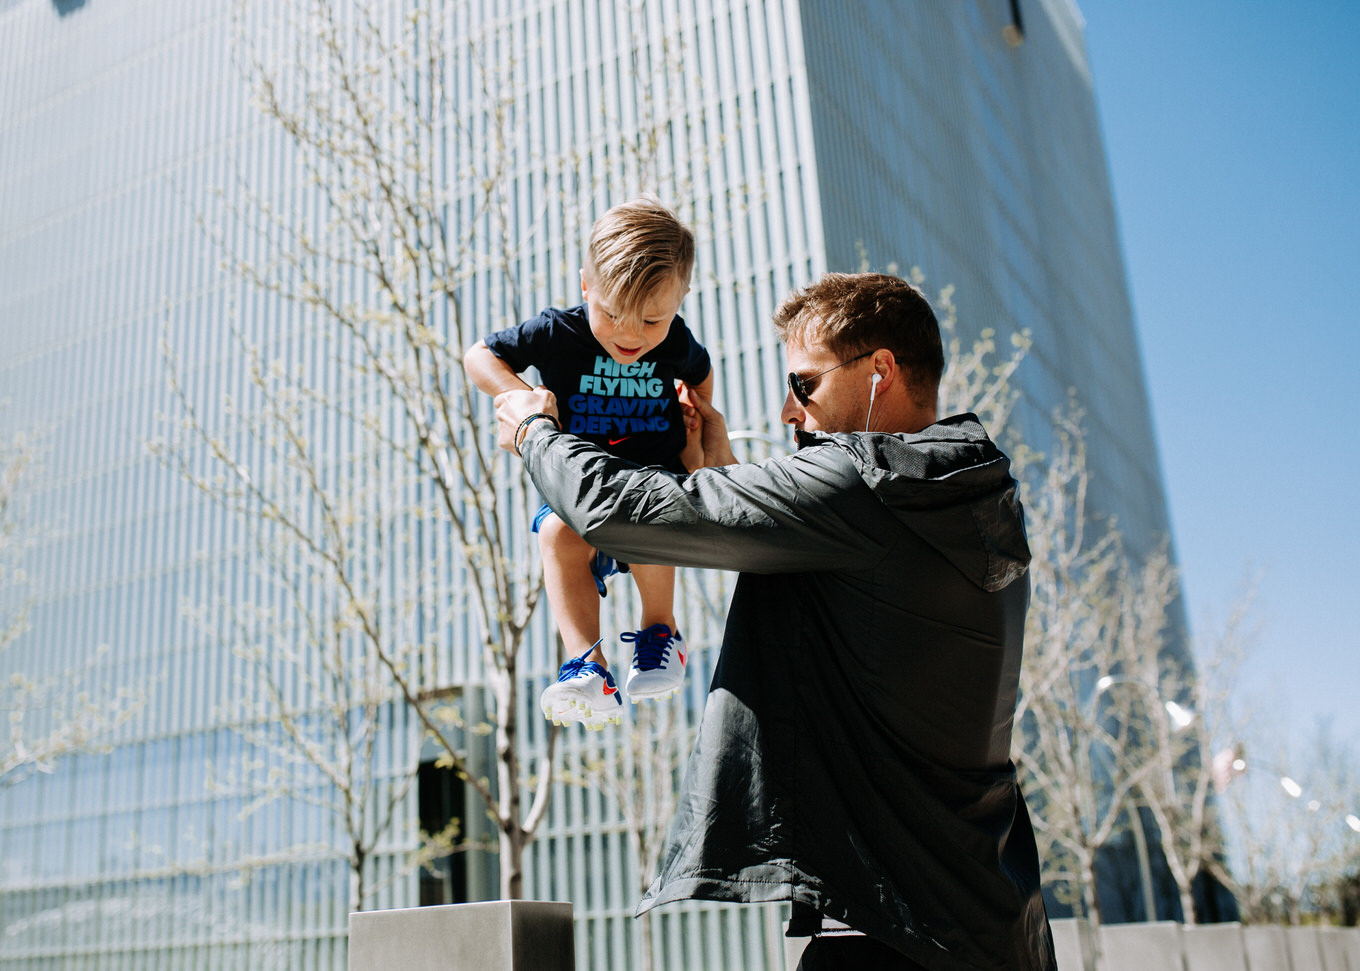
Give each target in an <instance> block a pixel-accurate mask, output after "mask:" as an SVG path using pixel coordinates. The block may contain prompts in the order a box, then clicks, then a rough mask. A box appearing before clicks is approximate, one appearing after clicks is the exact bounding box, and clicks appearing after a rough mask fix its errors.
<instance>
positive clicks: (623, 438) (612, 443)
mask: <svg viewBox="0 0 1360 971" xmlns="http://www.w3.org/2000/svg"><path fill="white" fill-rule="evenodd" d="M632 437H633V436H632V435H624V436H623V437H622V438H611V439H610V440H609V444H610V445H617V444H619V442H626V441H628V439H630V438H632Z"/></svg>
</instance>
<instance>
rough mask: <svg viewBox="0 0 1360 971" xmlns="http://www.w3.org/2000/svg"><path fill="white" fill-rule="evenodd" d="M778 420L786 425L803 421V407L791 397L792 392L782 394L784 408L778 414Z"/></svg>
mask: <svg viewBox="0 0 1360 971" xmlns="http://www.w3.org/2000/svg"><path fill="white" fill-rule="evenodd" d="M779 420H780V421H782V422H783V423H784V424H786V425H791V424H793V423H794V422H799V421H802V420H803V406H802V405H801V404H799V402H798V399H797V398H795V397H794V396H793V392H792V391H785V392H784V407H783V409H782V410H781V411H780V412H779Z"/></svg>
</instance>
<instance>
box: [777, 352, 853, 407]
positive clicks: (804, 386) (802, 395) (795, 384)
mask: <svg viewBox="0 0 1360 971" xmlns="http://www.w3.org/2000/svg"><path fill="white" fill-rule="evenodd" d="M872 353H873V351H865V352H864V353H863V354H861V355H859V357H852V358H850V360H848V361H841V363H839V364H837V365H836V367H829V368H827V369H826V370H825V371H818V372H817V373H816V374H814V375H812V377H810V378H804V377H799V376H798V375H797V374H795V373H794V372H792V371H790V372H789V390H790V391H792V392H793V396H794V397H795V398H797V399H798V403H799V404H800V405H802V406H803V407H807V405H808V403H809V402H810V401H811V400H812V392H814V391H816V390H817V385H815V384H809V382H813V381H816V380H817V379H818V378H820V377H821V376H822V375H823V374H830V373H831V372H832V371H834V370H836V368H839V367H845V366H846V365H847V364H854V363H855V362H856V361H858V360H860V359H861V358H865V357H868V356H869V355H870V354H872Z"/></svg>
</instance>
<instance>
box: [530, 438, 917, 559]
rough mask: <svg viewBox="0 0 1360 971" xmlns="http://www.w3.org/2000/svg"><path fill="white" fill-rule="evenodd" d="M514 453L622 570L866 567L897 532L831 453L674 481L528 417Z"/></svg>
mask: <svg viewBox="0 0 1360 971" xmlns="http://www.w3.org/2000/svg"><path fill="white" fill-rule="evenodd" d="M520 451H521V454H522V455H523V456H524V465H525V468H526V469H527V470H528V472H529V477H530V478H531V479H532V480H533V483H534V485H535V486H537V488H538V490H539V492H540V493H542V495H543V498H544V499H545V500H546V501H547V503H548V505H549V506H551V507H552V509H553V511H554V512H556V513H557V514H558V515H559V516H561V517H562V520H563V521H564V522H565V523H566V524H567V525H568V526H570V527H571V528H572V529H573V530H574V531H575V532H576V533H577V534H578V535H580V536H581V537H583V538H584V539H585V540H586V541H587V542H588V543H590V545H591V546H594V547H595V548H596V549H599V550H602V551H604V552H605V553H607V554H609V555H610V556H613V557H615V558H616V559H620V560H623V561H625V562H629V563H661V564H670V565H673V566H692V567H707V568H712V569H720V570H737V571H741V572H749V573H801V572H805V571H808V570H838V569H866V568H869V567H872V566H873V565H874V564H875V563H876V562H878V560H880V559H881V558H882V557H883V555H884V554H885V553H886V552H887V550H888V549H889V548H890V546H891V545H892V543H893V537H894V536H895V534H896V532H897V530H898V528H900V527H899V526H898V524H897V522H896V520H895V519H894V518H893V516H892V514H891V513H890V512H889V511H888V510H887V508H886V507H885V506H883V504H882V503H881V502H879V500H878V499H877V498H876V497H875V496H874V495H873V493H872V492H871V491H870V490H869V487H868V486H866V485H865V484H864V481H863V479H862V478H861V477H860V476H859V473H858V472H857V471H856V469H855V467H854V464H853V463H852V462H851V461H850V459H849V458H848V457H846V456H845V455H844V453H843V452H841V450H840V449H837V448H834V447H823V446H813V447H809V448H804V449H802V450H801V451H799V452H797V453H795V454H793V455H789V456H786V457H784V458H780V459H772V460H769V461H766V462H762V463H760V464H758V465H754V464H753V465H730V466H724V467H720V468H707V469H700V470H699V471H697V472H695V473H693V474H691V475H687V476H681V475H675V474H673V473H670V472H667V471H665V470H663V469H660V468H656V467H653V466H648V467H640V466H638V465H635V464H633V463H632V462H629V461H627V460H626V459H621V458H618V457H617V456H614V455H611V454H609V453H608V452H606V451H604V450H603V449H601V448H598V447H596V446H594V445H592V444H590V443H589V442H586V441H584V440H582V439H580V438H577V437H576V436H574V435H568V434H564V433H562V432H557V431H554V430H553V429H552V427H551V426H550V425H549V424H548V423H547V422H536V423H534V424H533V425H531V426H530V428H529V430H528V433H527V435H526V438H525V441H524V443H523V444H522V445H521V449H520Z"/></svg>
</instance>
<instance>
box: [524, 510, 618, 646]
mask: <svg viewBox="0 0 1360 971" xmlns="http://www.w3.org/2000/svg"><path fill="white" fill-rule="evenodd" d="M538 544H539V549H540V550H541V551H542V553H543V586H544V591H545V592H546V593H547V595H548V606H550V607H552V612H553V618H554V619H555V620H556V621H557V629H558V630H559V631H560V632H561V634H562V643H563V644H564V645H565V646H566V649H567V654H568V655H569V656H571V657H576V656H577V655H579V654H581V653H582V652H583V651H586V650H588V649H589V648H590V646H591V645H592V644H594V643H595V642H596V641H598V640H599V639H600V597H599V594H598V593H596V591H595V578H594V577H593V576H591V573H590V561H591V560H592V559H594V557H595V548H594V547H593V546H591V545H590V544H589V543H587V542H586V541H585V540H583V539H582V538H581V537H579V536H577V535H576V534H575V533H574V532H572V530H571V527H569V526H568V525H567V524H566V523H564V522H562V520H561V519H559V518H558V517H557V514H556V513H549V514H548V515H547V516H546V517H544V519H543V521H542V522H541V523H540V524H539V527H538ZM587 660H588V661H594V662H596V663H597V664H601V665H605V666H608V662H607V661H606V660H605V656H604V651H603V650H601V648H599V647H597V648H596V649H595V650H594V651H593V652H591V654H590V656H589V657H588V658H587Z"/></svg>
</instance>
